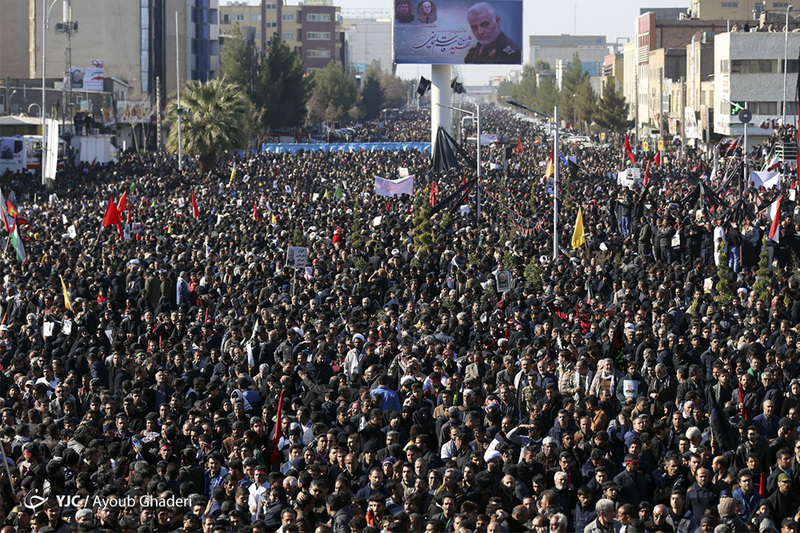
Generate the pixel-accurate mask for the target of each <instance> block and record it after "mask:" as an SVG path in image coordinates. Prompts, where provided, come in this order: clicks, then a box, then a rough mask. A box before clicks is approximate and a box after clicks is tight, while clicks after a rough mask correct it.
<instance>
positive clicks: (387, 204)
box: [383, 200, 392, 211]
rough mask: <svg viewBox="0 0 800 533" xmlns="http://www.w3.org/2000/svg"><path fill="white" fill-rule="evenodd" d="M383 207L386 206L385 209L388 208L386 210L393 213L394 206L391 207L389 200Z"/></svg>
mask: <svg viewBox="0 0 800 533" xmlns="http://www.w3.org/2000/svg"><path fill="white" fill-rule="evenodd" d="M383 205H384V207H386V210H387V211H391V210H392V206H391V205H389V200H386V203H385V204H383Z"/></svg>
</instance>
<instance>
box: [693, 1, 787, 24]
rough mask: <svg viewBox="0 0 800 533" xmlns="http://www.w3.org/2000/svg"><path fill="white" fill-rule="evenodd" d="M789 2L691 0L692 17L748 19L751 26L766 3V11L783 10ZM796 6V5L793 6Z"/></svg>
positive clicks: (702, 18) (703, 18) (704, 18)
mask: <svg viewBox="0 0 800 533" xmlns="http://www.w3.org/2000/svg"><path fill="white" fill-rule="evenodd" d="M790 3H791V2H788V1H786V0H778V1H775V0H767V1H766V2H762V0H692V7H691V14H692V18H693V19H701V20H750V21H753V22H751V23H750V25H751V26H753V25H757V22H756V21H755V19H757V18H758V17H759V16H760V15H761V13H762V12H763V10H764V6H765V5H766V8H767V11H785V10H786V8H787V6H788V5H789V4H790ZM795 7H797V6H795Z"/></svg>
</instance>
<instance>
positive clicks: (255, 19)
mask: <svg viewBox="0 0 800 533" xmlns="http://www.w3.org/2000/svg"><path fill="white" fill-rule="evenodd" d="M250 22H261V15H260V14H259V15H250Z"/></svg>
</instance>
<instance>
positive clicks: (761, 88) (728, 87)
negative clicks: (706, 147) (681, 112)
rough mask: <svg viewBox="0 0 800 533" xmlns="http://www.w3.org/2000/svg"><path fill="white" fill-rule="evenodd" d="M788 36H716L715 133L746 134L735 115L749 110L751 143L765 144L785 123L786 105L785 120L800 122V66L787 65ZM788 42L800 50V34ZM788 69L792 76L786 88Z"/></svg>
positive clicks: (758, 34)
mask: <svg viewBox="0 0 800 533" xmlns="http://www.w3.org/2000/svg"><path fill="white" fill-rule="evenodd" d="M784 37H785V36H784V34H783V33H767V32H746V33H745V32H730V33H724V34H721V35H717V36H715V38H714V100H715V108H714V132H715V133H718V134H720V135H742V134H743V133H744V126H743V124H742V123H741V122H740V121H739V117H738V116H737V113H736V112H737V110H738V109H739V108H746V109H748V110H750V112H751V113H752V116H753V118H752V121H751V122H750V124H749V126H748V144H749V145H753V144H757V143H760V142H762V141H763V140H764V139H765V138H766V137H768V136H770V135H772V134H773V133H775V130H776V129H777V128H779V127H780V125H781V124H782V122H783V104H784V101H786V102H787V105H786V121H787V122H790V123H795V121H796V119H797V106H796V102H795V94H794V93H795V87H796V86H797V85H796V84H797V70H798V61H797V59H788V58H787V59H788V60H787V61H786V62H784ZM788 39H789V43H788V48H789V50H792V51H796V50H797V49H798V47H800V34H799V33H789V34H788ZM792 55H793V54H792ZM790 57H791V56H790ZM785 67H788V72H787V76H786V78H785V81H786V83H785V85H784V68H785ZM784 87H785V89H784Z"/></svg>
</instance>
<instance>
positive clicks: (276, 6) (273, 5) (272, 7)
mask: <svg viewBox="0 0 800 533" xmlns="http://www.w3.org/2000/svg"><path fill="white" fill-rule="evenodd" d="M265 7H266V8H267V9H278V4H265Z"/></svg>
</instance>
